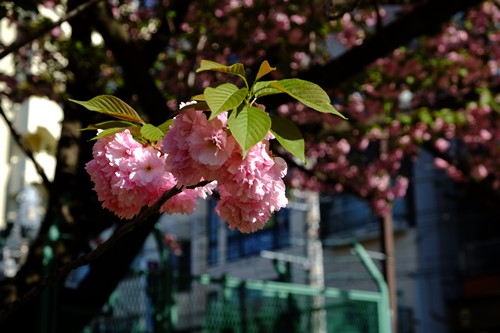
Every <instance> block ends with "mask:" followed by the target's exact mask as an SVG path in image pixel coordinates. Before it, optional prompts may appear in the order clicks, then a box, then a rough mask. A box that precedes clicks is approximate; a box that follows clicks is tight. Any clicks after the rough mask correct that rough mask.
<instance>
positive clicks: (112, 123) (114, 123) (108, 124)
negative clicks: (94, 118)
mask: <svg viewBox="0 0 500 333" xmlns="http://www.w3.org/2000/svg"><path fill="white" fill-rule="evenodd" d="M133 126H137V125H135V124H134V123H131V122H129V121H121V120H108V121H103V122H102V123H97V124H90V125H89V126H88V127H85V128H82V129H81V130H82V131H86V130H97V129H107V128H128V127H133Z"/></svg>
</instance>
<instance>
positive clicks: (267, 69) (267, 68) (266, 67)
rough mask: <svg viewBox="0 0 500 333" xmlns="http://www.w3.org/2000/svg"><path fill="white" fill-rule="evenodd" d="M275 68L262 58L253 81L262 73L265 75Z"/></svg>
mask: <svg viewBox="0 0 500 333" xmlns="http://www.w3.org/2000/svg"><path fill="white" fill-rule="evenodd" d="M275 70H276V67H271V66H270V65H269V63H268V62H267V60H264V61H263V62H262V64H260V67H259V71H258V72H257V75H256V76H255V81H257V80H259V79H260V78H261V77H263V76H264V75H267V74H269V73H271V72H272V71H275Z"/></svg>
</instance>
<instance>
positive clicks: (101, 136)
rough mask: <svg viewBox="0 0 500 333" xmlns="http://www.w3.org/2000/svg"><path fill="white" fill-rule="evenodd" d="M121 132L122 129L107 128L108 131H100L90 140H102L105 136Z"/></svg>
mask: <svg viewBox="0 0 500 333" xmlns="http://www.w3.org/2000/svg"><path fill="white" fill-rule="evenodd" d="M121 131H123V128H121V127H114V128H108V129H105V130H102V131H100V132H99V133H97V135H96V136H94V137H93V138H92V139H91V140H98V139H101V138H104V137H105V136H108V135H113V134H115V133H118V132H121Z"/></svg>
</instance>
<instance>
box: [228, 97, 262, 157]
mask: <svg viewBox="0 0 500 333" xmlns="http://www.w3.org/2000/svg"><path fill="white" fill-rule="evenodd" d="M228 125H229V129H230V130H231V134H232V135H233V136H234V138H235V139H236V141H237V142H238V144H239V145H240V147H241V150H242V151H243V158H245V156H246V154H247V152H248V150H249V149H250V148H252V147H253V146H254V145H255V144H256V143H257V142H260V141H262V140H263V139H264V138H265V136H266V135H267V132H269V129H270V128H271V118H270V117H269V115H268V114H267V113H266V112H265V111H262V110H261V109H259V108H257V107H253V106H244V107H243V109H242V110H241V111H239V112H235V111H233V112H231V115H230V117H229V119H228Z"/></svg>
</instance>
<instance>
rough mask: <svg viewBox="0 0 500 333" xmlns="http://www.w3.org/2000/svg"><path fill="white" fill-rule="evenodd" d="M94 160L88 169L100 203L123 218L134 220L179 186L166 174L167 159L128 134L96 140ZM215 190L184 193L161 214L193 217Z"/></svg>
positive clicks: (167, 205) (169, 174) (118, 134)
mask: <svg viewBox="0 0 500 333" xmlns="http://www.w3.org/2000/svg"><path fill="white" fill-rule="evenodd" d="M93 156H94V159H93V160H91V161H90V162H88V163H87V165H86V169H87V172H88V173H89V174H90V177H91V179H92V181H93V182H94V184H95V185H94V189H95V191H96V192H97V196H98V199H99V200H100V201H101V202H102V205H103V207H104V208H107V209H109V210H110V211H112V212H114V213H115V214H116V215H117V216H119V217H122V218H132V217H134V216H135V215H137V214H138V213H139V212H140V210H141V209H142V207H144V206H151V205H152V204H153V203H155V202H156V201H157V200H158V199H159V198H160V196H161V195H162V194H163V193H164V192H165V191H167V190H169V189H171V188H172V187H173V186H175V185H176V183H177V180H176V179H175V178H174V176H173V175H172V174H171V173H169V172H167V171H166V170H165V155H164V154H162V153H161V152H159V151H158V150H157V149H155V148H153V147H151V146H143V145H142V144H140V143H139V142H137V141H136V140H134V138H133V137H132V135H131V134H130V131H128V130H124V131H123V132H119V133H116V134H114V135H113V136H106V137H104V138H101V139H99V140H97V142H96V143H95V145H94V147H93ZM212 188H213V187H206V188H205V187H204V188H201V189H199V190H196V191H195V190H185V191H184V192H183V193H182V195H181V196H180V197H179V198H177V199H176V201H177V202H178V203H179V204H177V205H174V206H173V205H172V204H171V203H168V201H167V203H166V204H164V205H163V206H162V211H167V212H169V213H184V214H189V213H192V212H193V211H194V208H195V205H196V198H197V197H203V196H205V195H206V192H210V191H211V190H212ZM210 193H211V192H210Z"/></svg>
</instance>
